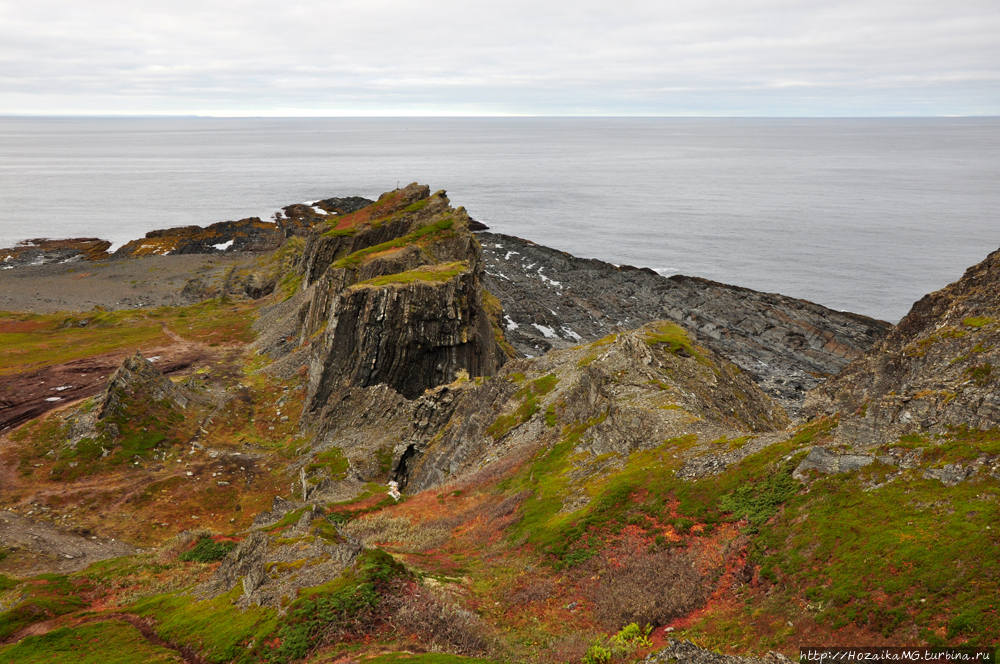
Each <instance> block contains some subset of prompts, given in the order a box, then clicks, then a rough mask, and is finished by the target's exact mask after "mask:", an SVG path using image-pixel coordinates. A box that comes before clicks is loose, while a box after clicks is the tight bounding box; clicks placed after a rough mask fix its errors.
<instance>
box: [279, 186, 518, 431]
mask: <svg viewBox="0 0 1000 664" xmlns="http://www.w3.org/2000/svg"><path fill="white" fill-rule="evenodd" d="M331 205H332V204H331ZM468 222H469V218H468V215H467V214H466V213H465V210H464V209H462V208H458V209H457V210H456V209H453V208H452V207H451V206H450V204H449V202H448V199H447V197H446V196H445V194H444V192H437V193H435V194H434V195H431V193H430V189H429V187H427V186H421V185H417V184H412V185H410V186H408V187H406V188H404V189H400V190H396V191H392V192H389V193H387V194H384V195H383V196H382V197H381V198H379V200H378V201H377V202H375V203H373V204H371V205H368V206H365V207H362V208H359V209H357V210H355V211H354V212H351V213H348V214H345V215H341V216H338V217H335V218H333V219H331V220H329V221H328V222H326V223H325V224H323V225H320V226H318V227H317V228H315V229H313V231H312V232H311V233H310V235H309V237H308V239H307V240H306V242H305V245H304V247H303V250H302V253H301V257H300V258H299V259H298V265H297V267H296V269H297V271H298V274H299V275H300V276H299V277H298V278H300V279H301V286H300V291H299V292H298V293H297V294H296V295H295V296H294V299H293V301H292V302H290V304H288V305H286V306H285V307H284V308H283V309H282V311H281V313H280V315H277V316H276V317H275V319H274V325H275V326H276V327H277V328H280V329H281V333H280V335H279V336H278V337H277V338H274V339H273V340H272V343H271V345H270V346H267V347H265V348H264V349H263V351H264V352H268V353H270V354H272V356H280V355H282V354H284V353H286V352H288V351H290V350H291V349H289V348H288V347H287V339H288V338H297V339H298V343H299V346H298V351H299V352H300V353H302V352H305V349H306V347H308V354H309V358H308V362H309V367H310V370H309V392H308V396H307V403H306V412H307V413H314V414H315V416H310V415H307V416H306V418H305V423H306V424H307V425H309V424H312V423H315V422H317V421H320V420H323V419H324V418H323V417H322V416H321V415H320V412H321V411H322V410H323V409H324V408H325V407H326V406H327V403H328V402H329V401H330V399H331V397H332V395H335V394H337V393H339V392H340V391H342V390H343V389H349V388H353V387H360V388H366V387H371V386H375V385H387V386H389V387H390V388H392V389H393V390H395V391H396V392H398V393H400V394H401V395H403V396H404V397H406V398H408V399H413V398H416V397H418V396H419V395H420V394H422V393H423V391H424V390H425V389H428V388H432V387H435V386H437V385H442V384H445V383H450V382H452V381H454V380H455V379H456V377H457V376H458V375H459V374H460V373H461V374H464V375H472V376H488V375H491V374H493V373H494V372H495V371H496V370H497V368H498V367H499V366H501V365H502V364H503V362H504V361H505V360H506V355H505V354H504V353H503V351H502V349H501V348H500V346H499V344H498V342H497V335H498V330H497V329H495V327H496V326H495V323H494V322H491V319H490V316H489V314H488V313H487V311H486V309H485V307H484V292H483V287H482V282H481V278H482V269H483V268H482V257H481V251H480V247H479V244H478V243H477V242H476V240H475V238H474V237H473V236H472V234H471V233H470V232H469V230H468ZM499 335H500V337H501V338H502V332H499Z"/></svg>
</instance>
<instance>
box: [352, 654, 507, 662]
mask: <svg viewBox="0 0 1000 664" xmlns="http://www.w3.org/2000/svg"><path fill="white" fill-rule="evenodd" d="M364 661H365V664H498V663H497V662H495V661H494V660H489V659H480V658H478V657H462V656H461V655H449V654H448V653H440V652H435V653H424V654H422V655H414V654H411V653H390V654H388V655H378V656H377V657H372V658H371V659H366V660H364Z"/></svg>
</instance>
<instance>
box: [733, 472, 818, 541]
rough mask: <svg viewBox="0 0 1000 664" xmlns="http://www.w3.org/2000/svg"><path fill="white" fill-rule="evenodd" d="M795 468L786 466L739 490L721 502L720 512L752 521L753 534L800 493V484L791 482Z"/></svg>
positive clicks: (735, 490)
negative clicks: (786, 502)
mask: <svg viewBox="0 0 1000 664" xmlns="http://www.w3.org/2000/svg"><path fill="white" fill-rule="evenodd" d="M793 468H794V466H790V465H786V466H785V467H784V468H783V469H782V470H779V471H778V472H776V473H775V474H774V475H771V476H769V477H765V478H763V479H760V480H758V481H756V482H751V483H748V484H743V485H741V486H739V487H737V488H736V489H734V490H733V491H730V492H729V493H727V494H725V495H723V496H722V497H721V498H720V499H719V508H720V509H721V510H723V511H724V512H730V513H731V514H732V516H733V518H737V519H746V520H747V521H749V522H750V527H751V530H750V532H753V531H754V530H756V528H758V527H759V526H760V525H761V524H762V523H764V522H765V521H767V520H768V519H770V518H771V517H772V516H774V515H775V514H777V513H778V507H779V506H780V505H782V504H784V503H785V501H787V500H788V499H789V498H791V497H792V496H794V495H795V494H796V493H797V492H798V490H799V487H800V486H801V484H799V482H798V481H796V480H795V479H793V478H792V469H793Z"/></svg>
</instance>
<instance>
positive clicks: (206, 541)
mask: <svg viewBox="0 0 1000 664" xmlns="http://www.w3.org/2000/svg"><path fill="white" fill-rule="evenodd" d="M235 548H236V544H235V543H233V542H217V541H215V540H214V539H213V538H211V537H209V536H207V535H205V536H202V537H199V538H198V541H197V543H195V545H194V546H193V547H192V548H191V550H190V551H185V552H184V553H182V554H181V555H180V556H178V559H179V560H181V561H183V562H189V563H214V562H216V561H219V560H222V559H223V558H225V557H226V556H228V555H229V552H230V551H232V550H233V549H235Z"/></svg>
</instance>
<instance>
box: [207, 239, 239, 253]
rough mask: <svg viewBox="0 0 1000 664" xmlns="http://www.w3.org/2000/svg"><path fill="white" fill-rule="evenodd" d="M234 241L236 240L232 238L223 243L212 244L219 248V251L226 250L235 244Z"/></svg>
mask: <svg viewBox="0 0 1000 664" xmlns="http://www.w3.org/2000/svg"><path fill="white" fill-rule="evenodd" d="M233 242H234V240H230V241H229V242H223V243H222V244H213V245H212V246H213V247H215V248H216V249H218V250H219V251H225V250H226V249H228V248H229V247H231V246H233Z"/></svg>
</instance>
